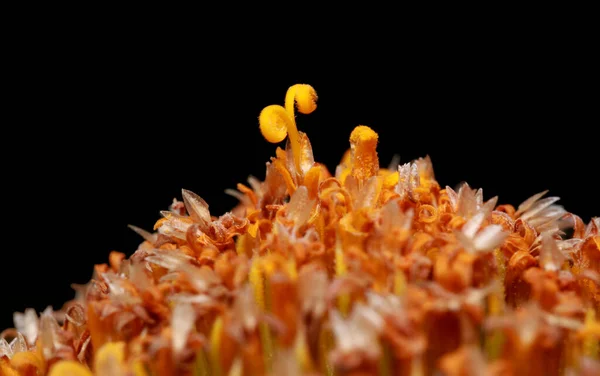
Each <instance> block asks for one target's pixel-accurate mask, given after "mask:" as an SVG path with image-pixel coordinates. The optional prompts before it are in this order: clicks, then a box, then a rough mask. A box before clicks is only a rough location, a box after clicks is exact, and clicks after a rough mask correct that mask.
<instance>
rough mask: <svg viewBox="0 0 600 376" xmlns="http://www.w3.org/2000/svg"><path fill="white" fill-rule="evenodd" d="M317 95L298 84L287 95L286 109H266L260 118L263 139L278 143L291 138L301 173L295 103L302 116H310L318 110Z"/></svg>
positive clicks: (309, 87) (300, 150) (310, 87)
mask: <svg viewBox="0 0 600 376" xmlns="http://www.w3.org/2000/svg"><path fill="white" fill-rule="evenodd" d="M316 101H317V93H316V91H315V89H313V87H312V86H310V85H306V84H297V85H294V86H292V87H290V88H289V89H288V91H287V93H286V95H285V108H283V107H282V106H279V105H270V106H267V107H265V108H264V109H263V110H262V111H261V113H260V115H259V117H258V121H259V126H260V131H261V133H262V135H263V137H264V138H265V139H266V140H267V141H269V142H271V143H278V142H281V141H283V140H284V139H285V137H286V136H289V138H290V144H291V146H292V152H293V154H294V163H295V165H296V171H297V172H298V173H300V156H301V154H302V148H301V140H300V134H299V133H298V128H297V127H296V118H295V115H294V103H295V104H296V107H297V108H298V111H299V112H300V113H302V114H310V113H311V112H313V111H314V110H315V109H316V108H317V103H316Z"/></svg>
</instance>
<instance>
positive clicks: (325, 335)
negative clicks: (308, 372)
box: [319, 328, 334, 376]
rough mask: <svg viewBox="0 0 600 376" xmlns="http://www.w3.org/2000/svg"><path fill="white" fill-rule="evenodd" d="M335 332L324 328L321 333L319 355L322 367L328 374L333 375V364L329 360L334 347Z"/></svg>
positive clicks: (328, 375)
mask: <svg viewBox="0 0 600 376" xmlns="http://www.w3.org/2000/svg"><path fill="white" fill-rule="evenodd" d="M333 346H334V341H333V333H331V331H329V330H327V329H325V328H322V329H321V333H320V334H319V355H320V363H321V368H322V369H323V370H324V371H325V375H326V376H333V375H334V372H333V364H331V361H330V360H329V353H330V352H331V350H332V349H333Z"/></svg>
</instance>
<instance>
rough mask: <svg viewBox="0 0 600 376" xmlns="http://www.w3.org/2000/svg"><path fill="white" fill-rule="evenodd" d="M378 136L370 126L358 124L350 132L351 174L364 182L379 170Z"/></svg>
mask: <svg viewBox="0 0 600 376" xmlns="http://www.w3.org/2000/svg"><path fill="white" fill-rule="evenodd" d="M378 139H379V136H378V135H377V133H375V131H373V130H372V129H371V128H369V127H367V126H364V125H359V126H358V127H356V128H354V130H353V131H352V134H350V145H351V147H352V151H353V155H352V176H354V177H355V178H356V179H357V180H358V181H359V182H364V181H366V180H367V179H369V178H370V177H372V176H376V175H377V173H378V171H379V158H378V157H377V141H378Z"/></svg>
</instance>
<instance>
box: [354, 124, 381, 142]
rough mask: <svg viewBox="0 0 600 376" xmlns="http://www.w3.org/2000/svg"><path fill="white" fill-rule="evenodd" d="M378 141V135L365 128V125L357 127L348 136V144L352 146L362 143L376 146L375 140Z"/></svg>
mask: <svg viewBox="0 0 600 376" xmlns="http://www.w3.org/2000/svg"><path fill="white" fill-rule="evenodd" d="M378 139H379V135H378V134H377V133H376V132H375V131H374V130H372V129H371V128H369V127H367V126H366V125H359V126H357V127H356V128H354V130H353V131H352V133H351V134H350V143H352V144H353V145H356V144H359V143H360V144H362V143H375V144H377V140H378Z"/></svg>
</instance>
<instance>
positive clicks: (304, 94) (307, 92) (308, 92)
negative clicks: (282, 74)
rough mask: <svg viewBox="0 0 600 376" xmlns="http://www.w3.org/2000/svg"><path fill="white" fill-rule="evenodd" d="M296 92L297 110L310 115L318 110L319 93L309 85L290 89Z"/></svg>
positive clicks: (295, 86)
mask: <svg viewBox="0 0 600 376" xmlns="http://www.w3.org/2000/svg"><path fill="white" fill-rule="evenodd" d="M289 91H293V92H294V97H295V100H296V108H298V111H299V112H300V113H302V114H310V113H311V112H313V111H314V110H316V109H317V99H318V97H317V92H316V91H315V89H314V88H313V87H312V86H310V85H308V84H296V85H294V86H292V87H290V88H289Z"/></svg>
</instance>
